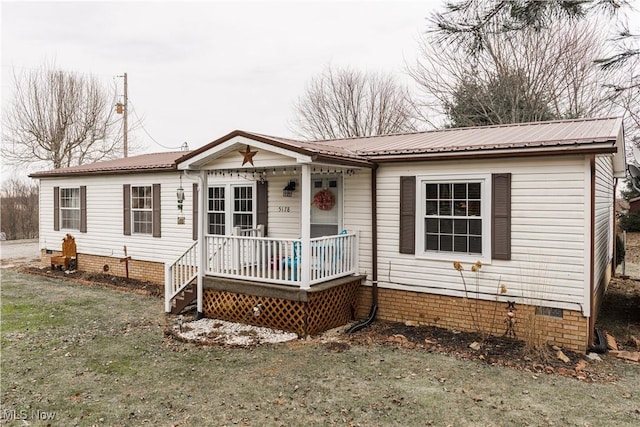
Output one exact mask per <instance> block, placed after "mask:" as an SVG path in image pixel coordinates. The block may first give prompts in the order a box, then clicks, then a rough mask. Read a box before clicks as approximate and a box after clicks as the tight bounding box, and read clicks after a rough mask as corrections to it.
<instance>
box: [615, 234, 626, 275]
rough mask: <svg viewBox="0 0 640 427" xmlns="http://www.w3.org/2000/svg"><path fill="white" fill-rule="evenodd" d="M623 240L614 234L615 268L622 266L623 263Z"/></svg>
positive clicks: (620, 236)
mask: <svg viewBox="0 0 640 427" xmlns="http://www.w3.org/2000/svg"><path fill="white" fill-rule="evenodd" d="M624 253H625V247H624V240H623V239H622V235H620V234H616V267H617V266H619V265H620V264H622V261H624Z"/></svg>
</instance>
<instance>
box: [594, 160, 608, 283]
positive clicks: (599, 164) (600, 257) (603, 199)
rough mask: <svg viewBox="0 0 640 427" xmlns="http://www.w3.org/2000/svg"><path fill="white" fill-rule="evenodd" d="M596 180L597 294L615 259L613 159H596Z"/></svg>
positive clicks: (595, 241)
mask: <svg viewBox="0 0 640 427" xmlns="http://www.w3.org/2000/svg"><path fill="white" fill-rule="evenodd" d="M595 172H596V179H595V236H594V237H595V239H594V245H595V247H594V249H595V250H594V254H595V255H594V256H595V260H594V262H595V264H594V266H595V268H594V278H595V284H594V285H595V289H594V291H595V293H596V294H597V290H598V287H599V286H601V285H605V286H606V283H602V282H603V279H604V278H605V277H608V272H607V269H608V268H610V263H611V261H612V259H613V165H612V160H611V157H605V156H600V157H597V158H596V171H595Z"/></svg>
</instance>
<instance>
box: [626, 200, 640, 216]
mask: <svg viewBox="0 0 640 427" xmlns="http://www.w3.org/2000/svg"><path fill="white" fill-rule="evenodd" d="M625 201H626V200H625ZM627 205H628V206H629V207H628V209H627V210H628V211H629V212H630V213H638V212H640V197H634V198H633V199H631V200H629V201H628V202H627Z"/></svg>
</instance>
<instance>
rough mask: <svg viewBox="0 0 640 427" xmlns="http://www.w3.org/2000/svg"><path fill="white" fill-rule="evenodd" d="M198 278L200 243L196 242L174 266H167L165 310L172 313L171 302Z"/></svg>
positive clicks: (165, 272) (165, 273) (165, 274)
mask: <svg viewBox="0 0 640 427" xmlns="http://www.w3.org/2000/svg"><path fill="white" fill-rule="evenodd" d="M197 276H198V242H194V243H193V244H192V245H191V247H189V249H187V250H186V251H185V252H184V253H183V254H182V255H181V256H180V257H179V258H178V259H177V260H175V261H174V262H173V263H172V264H165V271H164V309H165V311H166V312H167V313H169V312H170V311H171V301H172V300H173V299H174V298H175V297H176V295H178V294H179V293H180V292H182V290H184V288H186V287H187V286H188V285H189V284H190V283H191V282H193V281H194V280H195V279H196V277H197Z"/></svg>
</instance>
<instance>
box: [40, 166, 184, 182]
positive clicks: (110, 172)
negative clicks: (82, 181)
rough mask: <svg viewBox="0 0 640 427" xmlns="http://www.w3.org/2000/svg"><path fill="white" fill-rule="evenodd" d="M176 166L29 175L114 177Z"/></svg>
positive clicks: (161, 170) (158, 170)
mask: <svg viewBox="0 0 640 427" xmlns="http://www.w3.org/2000/svg"><path fill="white" fill-rule="evenodd" d="M175 170H177V169H176V165H171V166H166V167H154V168H146V169H145V168H132V169H103V170H81V171H66V172H46V171H45V172H34V173H31V174H29V175H28V176H29V178H39V179H41V178H61V177H76V176H97V175H113V174H114V173H117V174H119V175H120V174H134V173H157V172H172V171H175Z"/></svg>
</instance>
